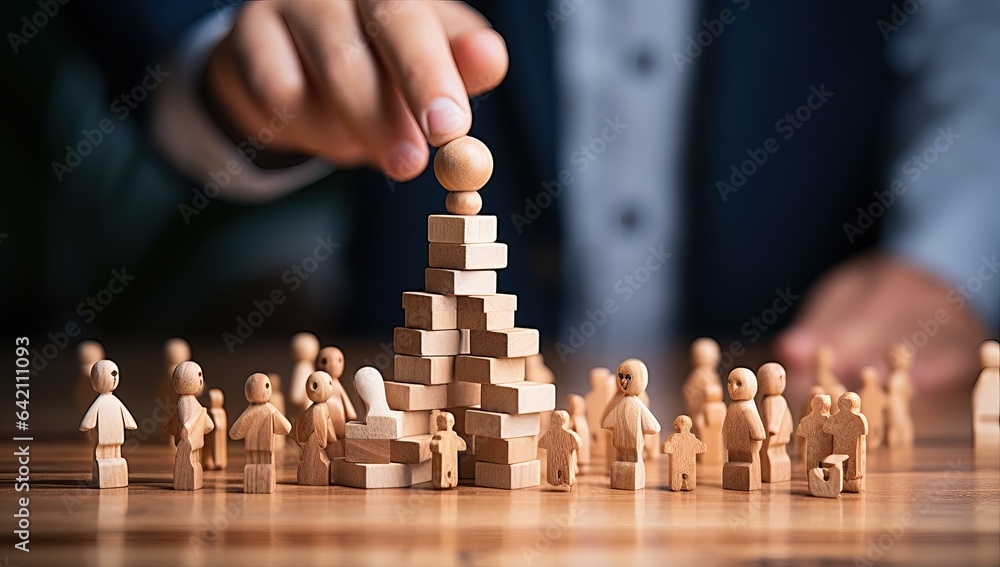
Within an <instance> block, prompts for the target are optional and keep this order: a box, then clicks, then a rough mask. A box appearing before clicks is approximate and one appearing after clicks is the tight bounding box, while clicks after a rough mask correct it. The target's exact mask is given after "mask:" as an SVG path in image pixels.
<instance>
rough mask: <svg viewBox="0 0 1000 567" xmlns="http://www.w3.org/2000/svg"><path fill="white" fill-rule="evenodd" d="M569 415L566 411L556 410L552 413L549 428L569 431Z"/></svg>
mask: <svg viewBox="0 0 1000 567" xmlns="http://www.w3.org/2000/svg"><path fill="white" fill-rule="evenodd" d="M569 423H570V422H569V413H567V412H566V410H556V411H554V412H552V417H551V421H550V422H549V428H558V429H569Z"/></svg>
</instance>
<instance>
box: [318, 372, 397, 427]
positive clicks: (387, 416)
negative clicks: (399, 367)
mask: <svg viewBox="0 0 1000 567" xmlns="http://www.w3.org/2000/svg"><path fill="white" fill-rule="evenodd" d="M336 385H337V380H336V379H334V388H335V389H336ZM354 391H355V392H357V393H358V397H360V398H361V403H362V404H364V407H365V418H364V420H363V421H351V422H350V423H348V426H350V427H347V428H346V429H345V436H346V437H347V438H351V439H383V440H384V439H390V440H391V439H399V438H400V437H402V436H403V412H401V411H395V410H392V409H390V408H389V402H388V401H387V400H386V397H385V381H384V380H383V379H382V374H381V373H380V372H379V371H378V370H377V369H375V368H374V367H371V366H362V367H361V368H359V369H358V371H357V372H355V373H354ZM334 395H336V394H334ZM330 417H331V419H332V418H333V416H332V415H331V416H330ZM335 423H336V422H335Z"/></svg>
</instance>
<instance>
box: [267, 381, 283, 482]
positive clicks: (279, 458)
mask: <svg viewBox="0 0 1000 567" xmlns="http://www.w3.org/2000/svg"><path fill="white" fill-rule="evenodd" d="M267 379H268V380H270V381H271V399H270V404H271V405H272V406H274V409H276V410H278V413H280V414H281V415H288V414H286V413H285V410H286V409H287V408H286V407H285V393H284V392H282V391H281V376H280V375H278V374H276V373H274V372H268V373H267ZM285 441H286V438H285V436H284V435H275V436H274V462H275V464H279V465H280V464H281V463H283V462H284V461H285V445H286V442H285Z"/></svg>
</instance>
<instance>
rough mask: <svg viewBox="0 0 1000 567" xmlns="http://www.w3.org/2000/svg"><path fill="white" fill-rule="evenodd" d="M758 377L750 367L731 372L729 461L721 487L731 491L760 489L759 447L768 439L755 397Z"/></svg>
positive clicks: (727, 422)
mask: <svg viewBox="0 0 1000 567" xmlns="http://www.w3.org/2000/svg"><path fill="white" fill-rule="evenodd" d="M756 394H757V378H756V376H754V373H753V372H752V371H750V369H749V368H737V369H735V370H733V371H732V372H730V373H729V397H730V399H732V403H731V404H729V409H728V411H727V412H726V420H725V422H723V424H722V434H723V436H724V437H725V438H726V452H727V453H728V459H729V460H728V461H726V464H724V465H723V466H722V486H723V488H726V489H729V490H760V482H761V480H760V448H761V445H762V444H763V442H764V439H765V438H766V436H767V435H766V431H765V430H764V424H763V423H762V422H761V420H760V414H759V413H758V412H757V406H756V405H754V403H753V397H754V396H755V395H756Z"/></svg>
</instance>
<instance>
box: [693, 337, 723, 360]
mask: <svg viewBox="0 0 1000 567" xmlns="http://www.w3.org/2000/svg"><path fill="white" fill-rule="evenodd" d="M721 358H722V353H721V351H720V349H719V343H718V342H717V341H716V340H715V339H713V338H711V337H698V338H697V339H695V340H694V341H693V342H692V343H691V365H692V366H718V365H719V359H721Z"/></svg>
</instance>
